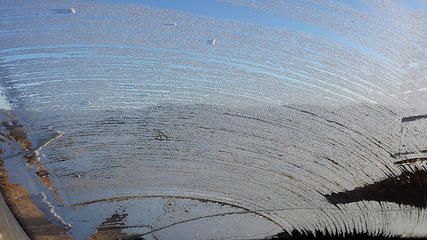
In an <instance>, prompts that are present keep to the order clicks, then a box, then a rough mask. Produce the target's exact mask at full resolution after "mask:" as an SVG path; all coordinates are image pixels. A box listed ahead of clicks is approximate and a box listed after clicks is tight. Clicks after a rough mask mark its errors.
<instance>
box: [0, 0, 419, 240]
mask: <svg viewBox="0 0 427 240" xmlns="http://www.w3.org/2000/svg"><path fill="white" fill-rule="evenodd" d="M223 4H224V6H225V7H230V6H233V7H236V6H238V7H239V8H241V9H242V11H243V10H244V9H252V10H256V11H260V12H263V13H267V14H274V15H278V17H279V19H281V21H283V25H284V27H283V28H280V29H272V28H267V27H264V26H263V25H262V24H261V23H260V25H251V24H248V23H245V22H237V21H232V20H227V19H222V18H213V17H205V16H200V15H193V14H190V13H184V12H176V11H173V10H165V9H156V8H150V7H147V6H133V5H126V4H103V3H85V2H69V1H66V2H65V1H39V2H37V3H31V4H30V3H27V2H21V1H3V2H2V5H1V6H0V17H1V19H2V21H1V22H0V32H1V34H0V42H1V45H0V47H1V50H0V68H1V69H0V77H1V81H2V84H3V86H4V87H5V89H6V95H7V97H8V100H9V101H10V102H11V104H12V106H13V109H14V110H15V111H17V112H18V114H19V116H20V117H21V122H22V123H23V125H24V126H25V127H26V130H27V132H28V134H29V136H30V137H31V139H32V140H33V141H34V142H37V141H38V139H40V138H43V136H46V135H49V134H50V135H51V134H52V132H54V131H56V130H59V131H62V132H64V133H65V134H64V135H63V136H62V137H61V138H58V139H56V140H55V141H53V142H51V143H50V144H49V145H47V146H46V147H44V148H43V149H42V150H41V154H42V155H44V157H42V159H41V161H42V162H43V163H44V166H45V169H46V171H48V172H49V173H50V175H49V176H50V177H51V179H52V180H53V182H54V183H55V185H56V188H57V189H58V191H59V192H61V194H62V195H63V198H64V203H56V202H55V201H54V197H53V194H52V193H50V192H47V193H46V197H47V199H48V200H51V204H52V207H54V208H55V211H56V214H58V215H59V216H61V217H62V219H63V220H64V222H66V223H69V224H71V226H72V228H71V231H70V234H72V236H74V237H75V238H77V239H85V238H87V237H88V236H89V235H90V234H92V233H94V232H95V230H96V229H98V230H100V229H103V228H104V227H103V222H108V221H106V220H105V219H108V218H110V217H111V216H112V215H113V216H114V213H115V212H117V211H119V209H122V210H123V209H125V210H126V214H127V215H126V217H125V220H124V223H120V224H119V225H115V226H116V228H119V229H121V230H122V231H125V232H127V233H129V234H133V233H135V234H140V235H144V237H146V238H148V239H150V237H152V238H155V237H158V238H160V239H163V238H164V239H167V238H168V237H170V236H174V238H181V239H188V238H194V239H201V238H221V237H235V238H246V237H247V238H254V237H255V238H256V237H263V236H272V235H274V234H276V233H278V232H280V231H284V230H286V231H289V232H290V231H292V230H293V229H297V230H309V231H311V230H320V231H324V230H328V231H329V232H332V233H343V232H351V231H353V230H354V231H357V232H369V233H373V234H375V233H384V234H386V235H387V234H392V235H393V234H398V235H402V234H406V236H425V235H426V234H427V227H426V226H427V216H426V214H427V212H426V210H425V208H418V207H414V206H410V205H398V204H396V203H392V202H387V201H381V202H377V201H359V202H353V203H348V204H340V205H333V204H331V203H329V202H328V201H327V199H326V198H325V197H324V196H325V195H327V194H330V193H334V192H344V191H347V190H352V189H354V188H356V187H363V186H365V185H368V184H373V183H375V182H379V181H381V180H383V179H386V178H389V177H394V176H399V175H400V174H401V173H402V171H404V170H405V169H411V168H414V166H417V167H420V168H425V164H426V163H425V162H422V161H421V162H416V163H415V164H412V165H411V164H406V165H405V166H401V165H399V164H395V162H398V161H402V160H405V159H407V158H409V157H408V153H407V152H411V154H413V156H417V157H422V156H424V155H425V153H426V152H427V151H424V152H423V150H426V149H427V146H425V143H426V142H427V141H426V140H427V139H426V131H427V129H426V127H425V126H426V122H427V119H425V118H420V119H418V120H416V121H411V122H404V121H402V118H405V117H410V116H415V115H422V114H427V110H426V105H425V104H426V102H427V94H426V89H427V83H426V80H425V76H426V70H425V66H426V64H425V59H426V58H425V57H426V56H425V49H426V46H425V44H426V43H425V41H424V38H425V23H426V22H425V17H426V15H425V11H424V10H423V9H421V10H420V9H414V8H405V7H402V6H399V5H397V4H396V3H393V2H387V3H386V2H384V1H364V2H361V3H360V4H357V5H354V6H346V5H344V4H342V3H339V2H330V1H321V0H313V1H306V2H302V3H299V2H293V1H276V0H271V1H263V2H261V1H239V0H224V1H223ZM71 7H72V8H73V9H74V13H73V12H72V11H71V10H70V11H67V9H71ZM424 7H425V5H424ZM291 20H292V21H297V22H298V23H300V24H301V26H304V27H301V29H292V28H286V23H287V22H288V21H291ZM212 39H215V43H214V44H213V43H212V41H213V40H212ZM35 194H37V193H35ZM422 194H425V193H422ZM171 202H172V203H171ZM171 205H172V206H174V207H171ZM111 218H112V217H111Z"/></svg>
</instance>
